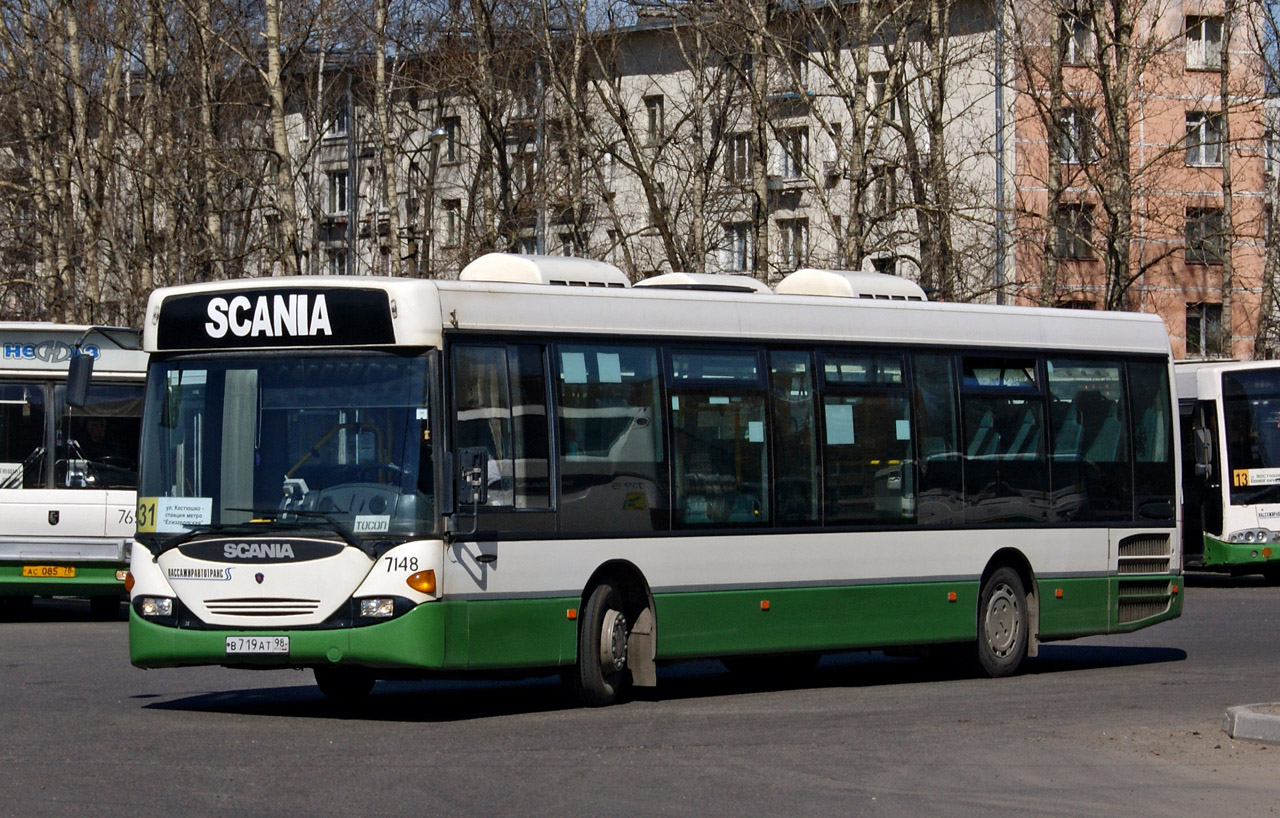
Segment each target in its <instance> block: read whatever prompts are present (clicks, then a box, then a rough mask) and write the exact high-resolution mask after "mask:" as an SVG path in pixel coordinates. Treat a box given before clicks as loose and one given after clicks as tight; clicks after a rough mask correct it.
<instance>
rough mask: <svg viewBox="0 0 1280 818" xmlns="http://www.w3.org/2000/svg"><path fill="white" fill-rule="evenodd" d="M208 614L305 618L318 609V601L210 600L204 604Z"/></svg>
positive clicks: (265, 599)
mask: <svg viewBox="0 0 1280 818" xmlns="http://www.w3.org/2000/svg"><path fill="white" fill-rule="evenodd" d="M205 606H206V607H207V608H208V609H209V613H213V614H219V615H220V616H305V615H307V614H313V613H315V612H316V609H317V608H319V607H320V600H318V599H282V598H279V597H240V598H235V599H210V600H208V601H207V602H205Z"/></svg>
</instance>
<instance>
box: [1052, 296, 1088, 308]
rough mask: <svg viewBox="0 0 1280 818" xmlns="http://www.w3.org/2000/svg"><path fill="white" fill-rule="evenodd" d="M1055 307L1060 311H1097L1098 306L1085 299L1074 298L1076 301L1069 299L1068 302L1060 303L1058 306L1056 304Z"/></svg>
mask: <svg viewBox="0 0 1280 818" xmlns="http://www.w3.org/2000/svg"><path fill="white" fill-rule="evenodd" d="M1054 306H1055V307H1057V308H1058V309H1060V310H1093V309H1097V306H1096V305H1095V304H1094V303H1093V302H1092V301H1088V300H1086V299H1083V298H1074V299H1068V300H1066V301H1059V302H1058V303H1057V304H1054Z"/></svg>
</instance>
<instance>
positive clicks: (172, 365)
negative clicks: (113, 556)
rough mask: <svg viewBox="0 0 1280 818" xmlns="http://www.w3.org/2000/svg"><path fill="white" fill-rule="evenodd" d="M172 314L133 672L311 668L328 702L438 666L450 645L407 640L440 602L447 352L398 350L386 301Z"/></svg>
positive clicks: (205, 294) (189, 307) (155, 418)
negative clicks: (438, 408)
mask: <svg viewBox="0 0 1280 818" xmlns="http://www.w3.org/2000/svg"><path fill="white" fill-rule="evenodd" d="M352 294H360V295H361V298H363V301H362V302H361V303H358V304H353V305H349V306H350V307H351V308H350V309H344V299H346V300H350V299H351V296H352ZM170 298H174V297H173V296H170ZM192 300H194V301H195V303H185V304H184V303H182V302H184V301H186V302H191V301H192ZM357 300H358V299H357ZM176 302H177V303H178V307H176V308H173V309H170V308H171V307H173V305H172V304H169V303H167V302H166V300H165V296H164V293H163V291H162V293H161V295H159V296H158V297H157V298H155V299H153V303H152V309H153V310H157V312H156V315H157V317H158V321H157V323H158V324H159V331H158V333H156V334H155V335H154V336H152V343H153V344H154V346H155V347H156V350H155V354H154V355H153V357H152V363H151V366H150V371H149V377H148V381H147V383H148V388H147V397H146V405H145V408H144V418H145V420H144V424H143V428H144V432H143V440H142V447H141V448H142V452H141V475H140V485H139V491H138V534H137V542H138V547H136V548H135V549H134V552H133V559H132V563H131V568H130V570H131V575H132V576H131V581H132V583H133V584H132V588H131V596H130V599H131V608H132V610H131V613H130V657H131V660H132V661H133V663H134V664H135V665H137V666H139V667H170V666H177V665H189V664H220V665H227V666H243V667H313V668H316V670H317V674H316V675H317V681H319V682H320V683H321V686H322V688H328V689H329V690H330V691H333V690H335V689H338V690H340V689H341V688H343V687H350V686H352V685H355V686H361V685H363V684H365V683H366V682H368V683H369V684H371V683H372V682H371V678H372V677H371V676H370V674H369V671H368V668H373V667H406V666H416V667H424V666H430V665H431V664H432V663H433V657H432V656H431V655H430V653H431V651H432V650H438V649H439V646H438V640H434V641H435V642H436V644H433V640H424V639H422V638H406V633H408V632H410V631H413V632H415V633H419V634H420V633H422V630H420V629H421V628H424V627H430V626H429V625H428V624H427V623H424V622H423V621H422V620H423V619H424V618H429V617H431V616H432V609H435V608H438V606H431V605H425V604H424V603H428V602H431V601H433V600H435V599H436V598H437V587H436V578H437V577H438V576H440V572H441V560H442V558H443V557H442V555H443V548H442V544H441V541H440V539H439V537H438V535H437V533H436V530H437V524H436V512H435V493H434V490H433V484H434V482H435V481H434V475H433V461H432V450H433V447H432V438H433V434H432V427H431V422H432V413H431V399H430V384H431V382H432V379H431V377H430V374H429V373H430V372H431V371H433V369H434V367H435V353H434V352H433V351H431V350H430V349H423V348H404V347H397V346H395V345H394V340H395V336H394V332H393V330H392V322H391V320H390V319H391V315H392V313H393V312H394V309H393V308H392V306H391V305H393V304H394V303H395V302H394V299H392V298H390V297H389V296H388V294H387V293H385V292H382V291H379V290H374V289H369V290H345V289H342V288H337V289H326V290H319V289H312V290H307V289H306V288H296V287H295V288H290V289H288V290H280V289H275V290H272V289H266V288H261V287H259V288H254V289H250V290H248V291H246V292H244V293H241V294H237V295H233V294H229V293H228V292H227V291H226V290H217V289H213V288H210V289H208V290H205V291H197V292H196V293H191V294H181V295H179V296H177V297H176ZM162 305H163V306H162ZM371 305H372V307H373V309H372V310H371V309H370V306H371ZM379 307H380V308H381V309H380V310H379V309H378V308H379ZM318 309H319V310H322V313H318V312H317V310H318ZM277 310H278V311H277ZM166 311H167V312H166ZM317 314H322V316H323V319H324V321H323V323H317V321H316V320H315V317H316V316H317ZM201 319H203V320H201ZM166 321H168V322H169V323H166ZM347 322H354V323H352V324H351V326H350V327H349V328H347V329H344V325H346V324H347ZM379 322H381V323H382V324H383V327H382V329H377V330H376V332H377V333H381V334H380V335H378V334H375V335H373V336H370V335H369V334H368V333H370V332H374V331H375V329H376V327H375V328H371V324H372V325H377V324H378V323H379ZM166 328H171V331H170V333H169V334H168V335H166V333H165V330H166ZM241 329H243V330H246V331H245V332H244V333H243V334H239V333H238V332H237V330H241ZM277 329H278V330H281V331H280V332H273V331H274V330H277ZM308 331H310V333H309V334H308ZM201 332H203V333H204V335H203V336H201V335H200V333H201ZM174 333H177V335H175V334H174ZM184 333H185V335H184ZM361 333H364V334H361ZM361 340H363V341H364V343H354V341H361ZM378 340H382V341H384V343H382V344H377V343H373V342H374V341H378ZM166 346H170V347H177V348H178V349H177V350H176V351H169V352H166V351H165V347H166ZM415 629H419V630H415Z"/></svg>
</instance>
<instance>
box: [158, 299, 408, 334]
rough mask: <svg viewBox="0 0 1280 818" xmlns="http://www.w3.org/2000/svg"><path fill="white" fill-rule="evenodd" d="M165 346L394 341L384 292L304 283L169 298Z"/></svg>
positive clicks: (163, 313)
mask: <svg viewBox="0 0 1280 818" xmlns="http://www.w3.org/2000/svg"><path fill="white" fill-rule="evenodd" d="M157 341H158V346H159V347H160V348H162V349H209V348H213V349H227V348H232V347H262V346H267V347H271V346H297V345H299V344H306V345H308V346H312V345H319V346H348V345H350V346H369V345H375V344H392V343H395V331H394V329H393V328H392V325H391V309H390V306H389V304H388V301H387V295H386V293H385V292H380V291H378V290H366V289H346V288H340V289H328V290H315V289H308V288H300V287H289V288H270V289H253V290H246V291H244V292H241V293H237V294H226V295H213V294H201V295H189V296H179V297H176V298H170V299H166V300H165V302H164V305H163V306H162V307H161V308H160V326H159V328H158V339H157Z"/></svg>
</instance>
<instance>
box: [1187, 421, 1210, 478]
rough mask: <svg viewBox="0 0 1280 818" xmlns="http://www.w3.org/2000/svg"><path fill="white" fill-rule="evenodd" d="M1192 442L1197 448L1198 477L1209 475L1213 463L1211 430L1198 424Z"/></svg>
mask: <svg viewBox="0 0 1280 818" xmlns="http://www.w3.org/2000/svg"><path fill="white" fill-rule="evenodd" d="M1191 442H1192V446H1193V448H1194V449H1195V458H1196V477H1208V476H1209V474H1210V472H1211V471H1212V468H1211V467H1212V465H1213V439H1212V438H1211V437H1210V436H1209V430H1208V429H1207V428H1205V427H1204V426H1197V427H1196V428H1195V432H1194V433H1193V435H1192V438H1191Z"/></svg>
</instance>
